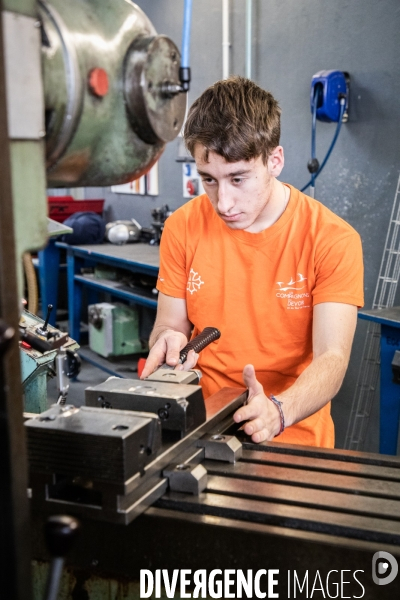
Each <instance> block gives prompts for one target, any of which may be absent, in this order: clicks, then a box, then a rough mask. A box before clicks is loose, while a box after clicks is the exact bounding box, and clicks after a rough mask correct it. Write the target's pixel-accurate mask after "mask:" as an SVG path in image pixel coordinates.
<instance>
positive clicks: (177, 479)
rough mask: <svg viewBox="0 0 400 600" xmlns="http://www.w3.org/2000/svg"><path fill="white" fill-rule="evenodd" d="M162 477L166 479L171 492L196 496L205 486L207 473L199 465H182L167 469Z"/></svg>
mask: <svg viewBox="0 0 400 600" xmlns="http://www.w3.org/2000/svg"><path fill="white" fill-rule="evenodd" d="M163 476H164V477H167V478H168V480H169V489H170V490H172V491H173V492H185V493H187V494H194V495H195V496H198V495H199V494H200V493H201V492H202V491H203V490H204V489H205V487H206V486H207V471H206V470H205V468H204V467H203V465H200V464H198V465H195V464H192V463H183V464H179V465H176V466H172V467H167V468H166V469H164V471H163Z"/></svg>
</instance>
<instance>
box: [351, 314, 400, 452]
mask: <svg viewBox="0 0 400 600" xmlns="http://www.w3.org/2000/svg"><path fill="white" fill-rule="evenodd" d="M358 316H359V317H360V319H366V320H367V321H373V322H374V323H379V324H380V326H381V374H380V422H379V452H380V453H381V454H396V453H397V442H398V433H399V420H400V385H399V384H397V383H394V382H393V374H392V360H393V356H394V353H395V351H396V350H400V307H398V306H397V307H393V308H383V309H381V310H362V311H359V313H358Z"/></svg>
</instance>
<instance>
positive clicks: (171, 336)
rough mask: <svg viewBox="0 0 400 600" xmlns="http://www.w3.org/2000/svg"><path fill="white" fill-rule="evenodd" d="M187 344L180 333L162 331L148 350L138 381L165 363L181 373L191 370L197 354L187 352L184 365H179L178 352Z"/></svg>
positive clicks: (185, 338) (167, 330)
mask: <svg viewBox="0 0 400 600" xmlns="http://www.w3.org/2000/svg"><path fill="white" fill-rule="evenodd" d="M187 343H188V339H187V337H186V336H185V335H184V334H183V333H181V332H180V331H175V330H173V329H166V330H165V331H163V332H162V333H161V335H160V336H159V338H158V339H157V341H156V342H155V344H154V345H153V347H152V349H151V350H150V353H149V356H148V357H147V360H146V364H145V366H144V369H143V371H142V374H141V376H140V379H145V378H146V377H148V376H149V375H151V373H153V372H154V371H155V370H156V369H158V367H160V366H161V365H163V364H165V363H166V364H167V365H169V366H170V367H177V369H178V370H182V371H183V370H185V371H187V370H189V369H193V368H194V367H195V365H196V363H197V359H198V354H196V353H195V352H194V351H193V350H191V351H190V352H189V354H188V357H187V360H186V361H185V363H184V364H183V365H181V364H179V352H180V351H181V350H182V348H184V347H185V346H186V344H187Z"/></svg>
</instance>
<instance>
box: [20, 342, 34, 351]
mask: <svg viewBox="0 0 400 600" xmlns="http://www.w3.org/2000/svg"><path fill="white" fill-rule="evenodd" d="M21 346H22V348H26V349H27V350H30V349H31V348H32V346H31V345H30V344H28V342H21Z"/></svg>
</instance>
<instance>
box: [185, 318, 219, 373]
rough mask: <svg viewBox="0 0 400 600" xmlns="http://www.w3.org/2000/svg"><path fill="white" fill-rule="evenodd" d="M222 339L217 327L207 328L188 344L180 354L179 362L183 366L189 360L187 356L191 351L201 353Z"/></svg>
mask: <svg viewBox="0 0 400 600" xmlns="http://www.w3.org/2000/svg"><path fill="white" fill-rule="evenodd" d="M220 337H221V332H220V330H219V329H217V328H216V327H205V328H204V329H203V331H202V332H201V333H199V335H196V337H195V338H193V339H192V340H190V342H189V343H188V344H186V346H185V347H184V348H182V350H181V351H180V353H179V362H180V363H181V364H182V363H184V362H185V360H186V359H187V355H188V354H189V351H190V350H194V351H195V352H200V351H201V350H204V348H205V347H206V346H208V345H209V344H211V342H215V340H218V339H219V338H220Z"/></svg>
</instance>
